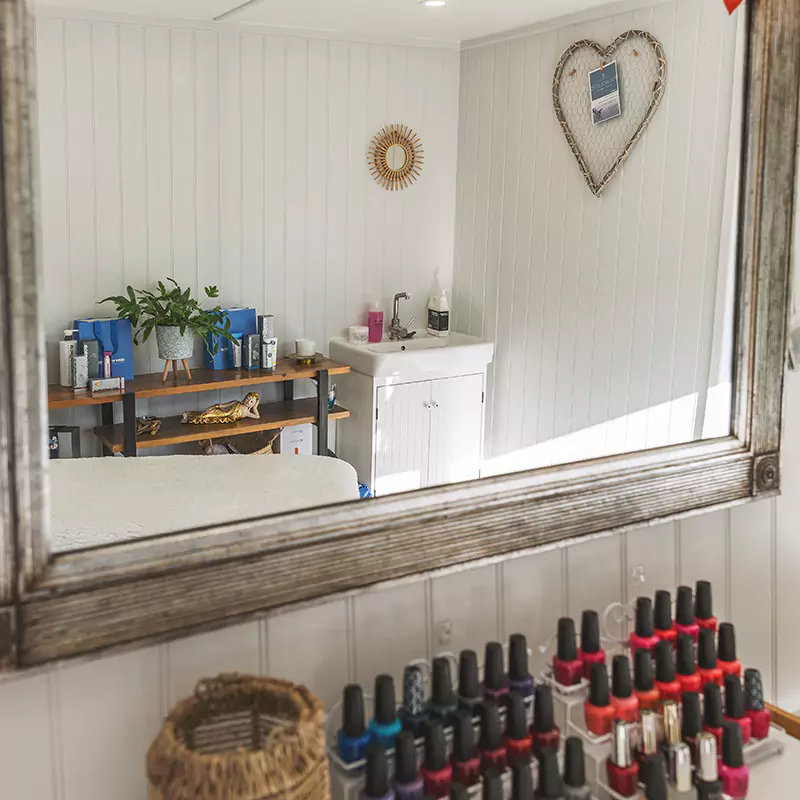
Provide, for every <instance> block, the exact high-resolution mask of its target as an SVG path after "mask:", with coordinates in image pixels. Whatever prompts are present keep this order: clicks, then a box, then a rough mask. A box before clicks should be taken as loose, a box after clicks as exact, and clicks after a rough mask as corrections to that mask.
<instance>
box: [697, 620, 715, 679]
mask: <svg viewBox="0 0 800 800" xmlns="http://www.w3.org/2000/svg"><path fill="white" fill-rule="evenodd" d="M697 666H698V667H700V669H714V668H715V667H716V666H717V648H716V646H715V643H714V631H712V630H711V629H710V628H701V629H700V638H699V639H698V640H697Z"/></svg>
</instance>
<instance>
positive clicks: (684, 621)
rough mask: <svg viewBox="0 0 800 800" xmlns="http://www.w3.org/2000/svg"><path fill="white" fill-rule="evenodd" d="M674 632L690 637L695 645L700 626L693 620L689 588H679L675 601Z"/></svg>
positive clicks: (691, 598)
mask: <svg viewBox="0 0 800 800" xmlns="http://www.w3.org/2000/svg"><path fill="white" fill-rule="evenodd" d="M675 630H676V631H677V632H678V633H685V634H687V635H688V636H691V637H692V641H693V642H695V643H697V635H698V634H699V633H700V626H699V625H698V624H697V623H696V622H695V619H694V596H693V595H692V587H691V586H679V587H678V595H677V600H676V601H675Z"/></svg>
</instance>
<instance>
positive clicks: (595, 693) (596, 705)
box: [583, 664, 614, 736]
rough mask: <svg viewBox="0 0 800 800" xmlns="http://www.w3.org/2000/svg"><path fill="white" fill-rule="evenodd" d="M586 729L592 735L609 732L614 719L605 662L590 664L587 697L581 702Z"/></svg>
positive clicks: (603, 734)
mask: <svg viewBox="0 0 800 800" xmlns="http://www.w3.org/2000/svg"><path fill="white" fill-rule="evenodd" d="M583 716H584V719H585V720H586V729H587V730H588V731H589V733H591V734H592V735H593V736H605V735H606V734H607V733H611V723H612V722H613V721H614V706H612V705H611V698H610V696H609V693H608V668H607V667H606V665H605V664H592V677H591V678H590V679H589V699H588V700H587V701H586V702H585V703H584V704H583Z"/></svg>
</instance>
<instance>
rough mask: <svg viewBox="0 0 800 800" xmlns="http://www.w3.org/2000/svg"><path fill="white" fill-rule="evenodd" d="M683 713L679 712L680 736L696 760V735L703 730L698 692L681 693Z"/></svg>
mask: <svg viewBox="0 0 800 800" xmlns="http://www.w3.org/2000/svg"><path fill="white" fill-rule="evenodd" d="M682 706H683V713H682V714H681V738H682V739H683V741H684V742H686V744H688V745H689V747H691V748H692V754H693V755H694V756H695V763H696V761H697V759H696V755H697V737H698V736H699V735H700V733H701V731H702V730H703V715H702V713H701V712H700V695H699V693H698V692H684V693H683V700H682Z"/></svg>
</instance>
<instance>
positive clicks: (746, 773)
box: [719, 722, 750, 800]
mask: <svg viewBox="0 0 800 800" xmlns="http://www.w3.org/2000/svg"><path fill="white" fill-rule="evenodd" d="M719 777H720V780H721V781H722V791H723V793H724V794H726V795H727V796H728V797H730V798H731V800H745V798H746V797H747V790H748V788H749V783H750V768H749V767H748V766H747V764H745V763H744V754H743V753H742V729H741V728H740V727H739V726H738V725H737V724H736V723H734V722H726V723H725V725H724V729H723V734H722V759H721V761H720V765H719Z"/></svg>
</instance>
